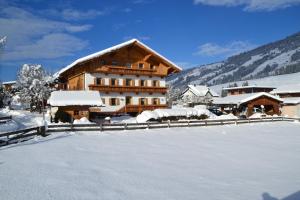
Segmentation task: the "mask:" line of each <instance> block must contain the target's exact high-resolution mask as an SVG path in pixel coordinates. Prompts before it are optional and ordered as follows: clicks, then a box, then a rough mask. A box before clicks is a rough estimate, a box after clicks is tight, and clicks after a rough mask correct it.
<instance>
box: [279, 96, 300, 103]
mask: <svg viewBox="0 0 300 200" xmlns="http://www.w3.org/2000/svg"><path fill="white" fill-rule="evenodd" d="M282 99H283V104H300V97H287V98H282Z"/></svg>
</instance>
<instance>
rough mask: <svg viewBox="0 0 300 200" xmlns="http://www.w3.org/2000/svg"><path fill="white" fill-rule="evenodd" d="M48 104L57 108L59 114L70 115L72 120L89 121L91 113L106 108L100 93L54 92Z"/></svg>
mask: <svg viewBox="0 0 300 200" xmlns="http://www.w3.org/2000/svg"><path fill="white" fill-rule="evenodd" d="M48 104H49V105H50V106H51V107H52V108H53V107H56V108H57V109H56V110H57V112H63V113H65V114H67V115H69V116H70V118H71V119H80V118H82V117H86V118H88V119H89V116H90V113H92V112H100V111H101V107H103V106H104V104H103V102H102V100H101V97H100V93H99V92H98V91H54V92H52V93H51V96H50V98H49V100H48ZM52 110H53V109H52Z"/></svg>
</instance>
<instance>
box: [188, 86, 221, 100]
mask: <svg viewBox="0 0 300 200" xmlns="http://www.w3.org/2000/svg"><path fill="white" fill-rule="evenodd" d="M188 89H190V90H191V91H192V92H193V93H194V94H195V95H196V96H199V97H203V96H205V95H206V94H207V93H208V92H210V94H211V95H212V96H213V97H218V96H219V95H218V94H217V93H216V92H215V91H213V90H211V89H210V88H209V87H207V86H205V85H188V88H187V90H188ZM187 90H186V91H187ZM186 91H185V92H186Z"/></svg>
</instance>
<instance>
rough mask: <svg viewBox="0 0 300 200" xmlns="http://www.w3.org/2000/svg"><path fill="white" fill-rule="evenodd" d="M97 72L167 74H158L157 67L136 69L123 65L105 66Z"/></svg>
mask: <svg viewBox="0 0 300 200" xmlns="http://www.w3.org/2000/svg"><path fill="white" fill-rule="evenodd" d="M96 72H101V73H107V74H121V75H139V76H143V75H144V76H152V75H155V76H165V75H164V74H158V73H157V71H156V70H155V69H136V68H126V67H121V66H104V67H103V68H102V69H99V70H97V71H96Z"/></svg>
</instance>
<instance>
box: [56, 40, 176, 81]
mask: <svg viewBox="0 0 300 200" xmlns="http://www.w3.org/2000/svg"><path fill="white" fill-rule="evenodd" d="M133 43H137V44H139V45H141V46H142V47H144V48H145V49H147V50H149V51H151V52H153V53H154V54H156V55H157V56H159V57H160V58H162V59H163V60H165V61H166V62H168V63H170V64H171V65H173V66H174V67H176V68H177V69H178V70H180V71H181V70H182V69H181V68H180V67H179V66H177V65H176V64H175V63H173V62H172V61H170V60H168V59H167V58H165V57H164V56H162V55H160V54H159V53H157V52H156V51H154V50H153V49H151V48H150V47H148V46H147V45H145V44H144V43H142V42H140V41H139V40H137V39H132V40H129V41H126V42H123V43H121V44H118V45H116V46H113V47H110V48H107V49H104V50H102V51H99V52H96V53H93V54H90V55H88V56H85V57H82V58H79V59H77V60H75V61H74V62H73V63H71V64H70V65H68V66H66V67H65V68H63V69H61V70H60V71H59V72H57V73H56V74H54V77H59V76H60V74H62V73H63V72H65V71H67V70H69V69H71V68H72V67H74V66H75V65H77V64H78V63H81V62H84V61H87V60H91V59H93V58H97V57H99V56H102V55H105V54H108V53H110V52H113V51H116V50H118V49H121V48H123V47H126V46H128V45H131V44H133Z"/></svg>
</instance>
